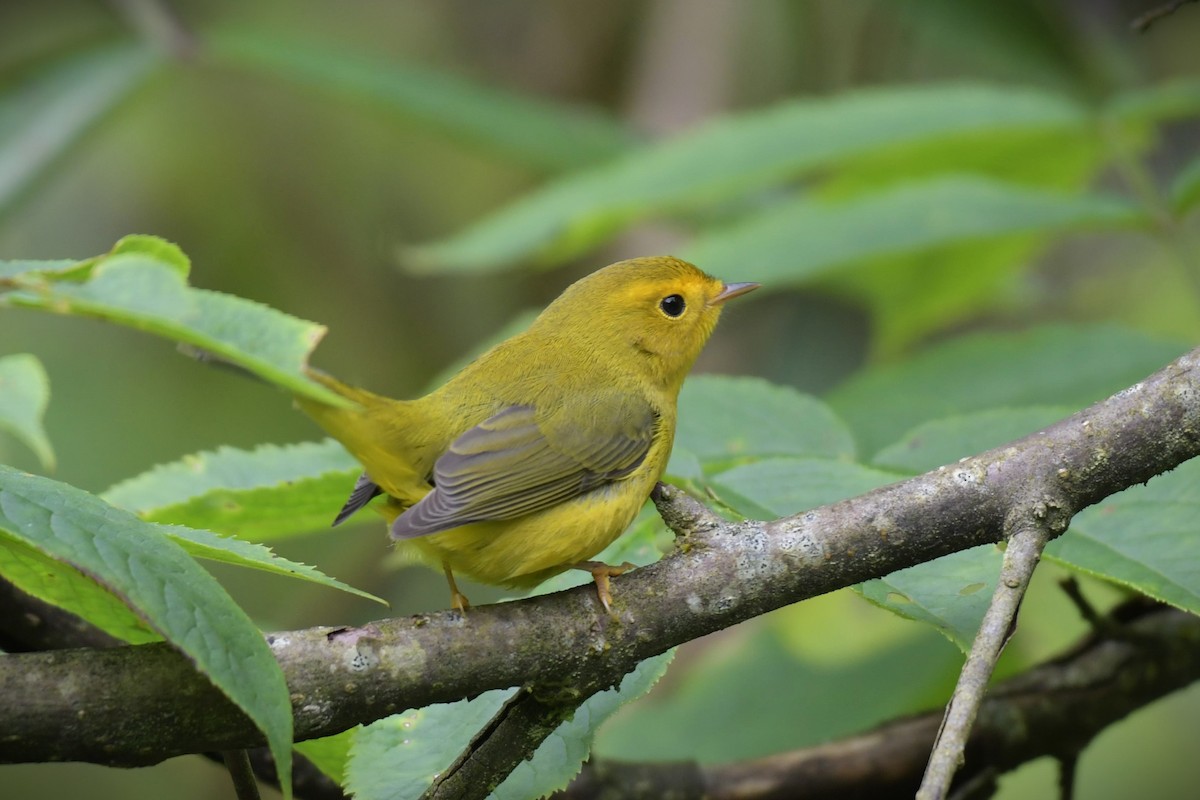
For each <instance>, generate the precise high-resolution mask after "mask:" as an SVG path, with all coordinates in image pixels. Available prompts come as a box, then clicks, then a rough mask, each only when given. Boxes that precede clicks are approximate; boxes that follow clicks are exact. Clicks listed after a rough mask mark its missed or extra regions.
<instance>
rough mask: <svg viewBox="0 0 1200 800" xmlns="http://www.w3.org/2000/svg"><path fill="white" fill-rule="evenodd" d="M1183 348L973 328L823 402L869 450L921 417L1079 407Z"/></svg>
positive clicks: (1099, 331) (1144, 339) (1057, 331)
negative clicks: (1008, 408) (999, 409)
mask: <svg viewBox="0 0 1200 800" xmlns="http://www.w3.org/2000/svg"><path fill="white" fill-rule="evenodd" d="M1187 349H1188V345H1187V344H1184V343H1178V342H1164V341H1161V340H1158V339H1152V338H1150V337H1148V336H1144V335H1142V334H1140V333H1134V332H1132V331H1125V330H1121V329H1116V328H1109V327H1102V326H1076V327H1066V326H1046V327H1039V328H1032V329H1030V330H1027V331H1022V332H1019V333H980V334H975V335H971V336H964V337H961V338H958V339H954V340H952V341H948V342H946V343H945V344H942V345H937V346H935V347H931V348H929V349H928V350H926V351H924V352H923V353H921V354H919V355H917V356H915V357H913V358H912V359H910V360H908V361H906V362H903V363H897V364H887V365H880V366H876V367H872V368H870V369H867V370H865V371H863V372H860V373H858V374H857V375H856V376H855V377H853V378H851V379H850V380H849V381H847V382H846V383H844V384H843V385H842V386H840V387H839V388H838V389H836V390H834V391H833V392H832V393H831V394H830V395H829V397H828V401H829V404H830V405H831V406H832V407H833V409H834V411H836V412H837V413H838V414H839V415H840V416H841V418H842V419H844V420H846V422H847V423H849V425H850V430H851V431H852V432H853V433H854V435H855V438H856V439H857V441H858V442H859V445H860V447H861V448H862V452H864V453H866V454H868V455H870V454H874V453H875V452H877V451H878V450H879V449H880V448H881V447H883V446H885V445H887V444H890V443H892V442H894V441H896V440H897V439H899V438H900V437H901V436H903V435H904V434H905V433H906V432H907V431H910V430H912V429H913V428H915V427H916V426H917V425H919V424H921V423H922V422H926V421H928V420H933V419H938V418H941V417H946V416H950V415H957V414H964V413H967V412H969V411H977V410H981V409H986V408H996V407H998V406H1020V405H1035V404H1053V405H1063V406H1067V407H1070V408H1074V409H1079V408H1082V407H1083V406H1085V405H1087V404H1089V403H1092V402H1095V401H1097V400H1100V399H1103V398H1104V397H1105V396H1107V395H1108V394H1110V393H1112V392H1115V391H1117V390H1119V389H1122V388H1124V387H1126V386H1128V385H1129V384H1131V383H1134V382H1135V381H1138V380H1141V379H1142V378H1144V377H1146V376H1147V375H1149V374H1150V373H1152V372H1154V371H1155V370H1157V369H1160V368H1161V367H1163V366H1164V365H1166V364H1167V363H1168V362H1170V361H1171V360H1172V359H1174V358H1176V357H1178V356H1179V355H1180V354H1181V353H1183V352H1185V351H1186V350H1187ZM881 404H882V405H881Z"/></svg>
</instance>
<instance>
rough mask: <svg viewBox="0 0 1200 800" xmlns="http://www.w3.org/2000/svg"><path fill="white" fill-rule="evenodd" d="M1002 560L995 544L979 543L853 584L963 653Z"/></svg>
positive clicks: (989, 593) (869, 597) (873, 598)
mask: <svg viewBox="0 0 1200 800" xmlns="http://www.w3.org/2000/svg"><path fill="white" fill-rule="evenodd" d="M1002 558H1003V556H1002V554H1001V553H1000V550H999V548H997V547H996V546H994V545H990V544H989V545H982V546H980V547H973V548H971V549H969V550H962V551H960V552H957V553H951V554H950V555H948V556H942V557H941V558H938V559H935V560H933V561H930V562H927V563H925V564H918V565H917V566H915V567H909V568H908V569H902V570H900V571H898V572H893V573H892V574H891V575H888V576H887V577H885V578H878V579H876V580H871V581H867V582H866V583H862V584H859V585H858V586H856V587H854V588H855V591H857V592H859V593H860V594H862V596H863V597H865V598H866V599H868V600H870V601H871V602H872V603H875V604H876V605H878V606H880V607H881V608H886V609H888V610H889V611H892V612H894V613H896V614H899V615H900V616H902V617H905V618H907V619H911V620H916V621H917V622H924V623H927V624H929V625H932V626H933V627H934V628H936V629H937V630H938V631H939V632H940V633H941V634H942V635H944V636H945V637H946V638H947V639H949V640H950V641H951V642H953V643H954V645H955V646H957V647H958V649H960V650H962V651H963V652H964V653H966V652H968V651H969V650H970V649H971V643H972V642H973V641H974V640H975V633H976V632H977V631H978V630H979V625H980V623H981V622H982V621H983V615H984V613H986V612H987V607H988V603H989V602H990V601H991V599H992V592H993V591H995V589H996V580H997V579H998V577H999V575H1000V562H1001V560H1002Z"/></svg>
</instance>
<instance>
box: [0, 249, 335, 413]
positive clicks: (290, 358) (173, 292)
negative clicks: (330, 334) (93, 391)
mask: <svg viewBox="0 0 1200 800" xmlns="http://www.w3.org/2000/svg"><path fill="white" fill-rule="evenodd" d="M23 263H24V264H26V265H29V264H30V262H23ZM51 263H52V267H53V269H51V270H38V269H37V267H36V262H34V266H33V269H31V270H29V271H26V272H24V273H21V274H15V275H12V276H9V280H10V281H11V282H12V284H13V285H15V286H17V287H19V288H18V289H17V290H16V291H11V292H9V293H7V294H4V295H0V302H8V303H11V304H13V305H19V306H24V307H27V308H38V309H42V310H44V311H53V312H56V313H60V314H77V315H81V316H90V317H98V318H100V319H106V320H110V321H112V322H116V323H119V324H122V325H127V326H129V327H132V328H139V329H141V330H145V331H148V332H150V333H154V334H156V335H158V336H163V337H166V338H168V339H172V340H174V341H177V342H180V343H182V344H185V345H188V346H192V347H197V348H200V349H202V350H204V351H207V352H210V353H214V354H216V355H217V356H218V357H220V358H221V359H223V360H225V361H228V362H230V363H232V364H236V365H238V366H240V367H243V368H245V369H246V370H249V371H250V372H252V373H254V374H256V375H259V376H261V377H263V378H265V379H266V380H268V381H271V382H273V383H277V384H279V385H280V386H283V387H284V388H286V389H289V390H291V391H293V392H297V393H300V394H305V395H308V396H310V397H314V398H316V399H319V400H322V401H324V402H327V403H332V404H335V405H344V404H345V401H344V400H342V399H341V398H339V397H338V396H337V395H335V394H334V393H333V392H330V391H329V390H327V389H325V388H324V387H323V386H320V385H319V384H317V383H315V382H313V381H311V380H309V379H308V378H307V377H306V376H305V374H304V369H305V365H306V363H307V361H308V354H309V353H310V352H311V351H312V349H313V348H314V347H316V345H317V342H318V341H320V339H321V337H322V336H323V335H324V333H325V328H324V327H322V326H320V325H316V324H314V323H311V322H305V321H304V320H301V319H297V318H295V317H291V316H288V315H287V314H284V313H282V312H280V311H276V310H275V309H273V308H269V307H268V306H265V305H262V304H261V303H255V302H253V301H251V300H245V299H243V298H240V297H235V296H233V295H227V294H222V293H220V292H212V291H208V290H205V289H195V288H192V287H190V286H188V284H187V273H188V266H189V265H188V261H187V257H186V256H184V255H183V253H182V252H180V250H179V248H177V247H176V246H175V245H173V244H171V243H169V242H166V241H164V240H162V239H159V238H157V237H153V236H127V237H125V238H124V239H122V240H121V241H120V242H118V243H117V245H116V246H115V247H114V248H113V250H112V252H110V253H108V254H107V255H104V256H99V257H97V258H93V259H88V260H87V261H84V262H80V263H79V265H78V268H77V269H72V270H67V271H66V272H64V270H63V267H62V264H61V262H51ZM67 278H70V279H69V280H68V279H67Z"/></svg>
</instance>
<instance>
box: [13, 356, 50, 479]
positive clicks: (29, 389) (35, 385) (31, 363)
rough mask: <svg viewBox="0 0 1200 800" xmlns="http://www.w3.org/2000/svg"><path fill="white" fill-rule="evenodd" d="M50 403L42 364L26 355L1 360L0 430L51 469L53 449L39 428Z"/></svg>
mask: <svg viewBox="0 0 1200 800" xmlns="http://www.w3.org/2000/svg"><path fill="white" fill-rule="evenodd" d="M49 402H50V379H49V378H47V377H46V370H45V369H44V368H43V367H42V362H40V361H38V360H37V358H35V357H34V356H31V355H28V354H20V355H15V356H4V357H0V430H7V431H8V432H10V433H11V434H12V435H13V436H15V437H17V438H18V439H20V440H21V441H22V442H24V443H25V445H26V446H27V447H28V448H29V449H30V450H32V451H33V452H34V454H35V455H36V456H37V457H38V460H39V461H41V462H42V466H44V467H46V468H47V469H53V468H54V450H53V448H51V447H50V439H49V437H47V436H46V430H45V428H43V427H42V415H43V414H45V413H46V405H47V404H48V403H49Z"/></svg>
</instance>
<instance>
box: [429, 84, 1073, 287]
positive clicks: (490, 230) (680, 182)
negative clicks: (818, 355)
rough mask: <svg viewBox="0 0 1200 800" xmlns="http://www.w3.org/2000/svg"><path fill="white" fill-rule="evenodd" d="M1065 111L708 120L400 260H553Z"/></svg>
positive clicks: (902, 111)
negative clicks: (924, 146)
mask: <svg viewBox="0 0 1200 800" xmlns="http://www.w3.org/2000/svg"><path fill="white" fill-rule="evenodd" d="M1087 120H1088V117H1087V115H1086V114H1085V112H1084V111H1083V109H1082V108H1081V107H1080V106H1078V105H1076V104H1075V103H1074V102H1072V101H1070V100H1068V99H1066V98H1064V97H1061V96H1058V95H1054V94H1050V93H1045V92H1038V91H1034V90H1020V89H1011V88H999V87H990V86H982V85H974V86H971V85H950V86H934V87H919V88H899V89H895V88H893V89H873V90H864V91H859V92H855V93H848V94H844V95H840V96H837V97H833V98H829V99H819V100H800V101H793V102H791V103H786V104H783V105H780V106H777V107H775V108H771V109H767V110H765V111H756V112H751V113H747V114H742V115H739V116H734V117H728V118H725V119H721V120H717V121H715V122H713V123H711V124H709V125H707V126H705V127H704V128H702V129H700V130H698V131H696V132H695V133H692V134H688V135H685V136H681V137H679V138H677V139H674V140H672V141H668V142H664V143H662V144H659V145H656V146H653V147H648V148H646V149H644V150H641V151H639V152H635V153H633V154H631V155H629V156H627V157H625V158H622V159H619V160H617V161H615V162H613V163H612V164H608V165H604V166H602V167H599V168H596V169H593V170H590V171H586V172H581V173H579V174H577V175H574V176H571V177H568V178H566V179H564V180H561V181H557V182H555V183H552V184H550V185H549V186H547V187H545V188H544V189H542V190H540V191H538V192H536V193H534V194H532V195H529V196H527V197H525V198H523V199H521V200H519V201H517V202H516V203H514V204H513V205H511V206H509V207H508V208H506V209H503V210H501V211H500V212H498V213H496V214H493V215H492V216H490V217H488V218H486V219H484V220H482V221H481V222H479V223H477V224H476V225H474V226H472V227H471V228H468V229H467V230H465V231H463V232H462V233H461V234H459V235H457V236H455V237H453V238H450V239H447V240H444V241H442V242H438V243H434V244H432V245H427V246H424V247H419V248H415V249H413V250H411V251H410V252H409V253H408V258H407V261H408V263H409V264H410V265H411V266H412V267H413V268H414V269H420V270H424V271H482V270H491V269H497V268H500V267H502V266H504V265H507V264H511V263H513V262H514V261H517V260H519V259H527V258H538V259H540V260H542V261H545V260H549V259H555V258H557V259H562V258H566V257H568V256H570V255H573V254H576V253H579V252H582V251H583V250H585V249H587V248H589V247H592V246H594V245H596V244H597V243H599V242H600V241H602V240H604V239H605V238H607V237H608V236H610V235H611V234H613V233H615V232H617V231H618V230H620V229H621V228H623V227H624V226H626V225H629V224H630V223H632V222H635V221H637V220H639V219H643V218H646V217H648V216H650V215H652V214H656V213H663V212H674V211H679V210H683V209H691V208H698V207H703V206H706V205H710V204H713V203H715V202H718V201H721V200H725V199H728V198H731V197H736V196H738V195H741V194H744V193H746V192H748V191H750V190H753V189H757V188H760V187H764V186H770V185H772V184H779V183H782V182H785V181H789V180H792V179H794V178H796V177H798V176H801V175H804V174H806V173H810V172H813V171H815V170H817V169H821V168H828V167H829V166H831V165H835V164H838V163H840V162H844V161H847V160H850V159H853V158H856V157H862V156H864V155H868V154H871V153H875V152H879V151H886V150H888V149H890V148H896V147H902V146H904V145H906V144H911V143H914V142H918V141H931V140H938V139H943V140H947V141H949V140H953V139H954V138H956V137H962V136H969V135H972V134H976V133H979V132H997V131H1009V132H1014V133H1015V132H1019V131H1031V130H1032V131H1048V130H1060V129H1073V128H1080V127H1082V126H1084V125H1086V124H1087Z"/></svg>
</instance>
